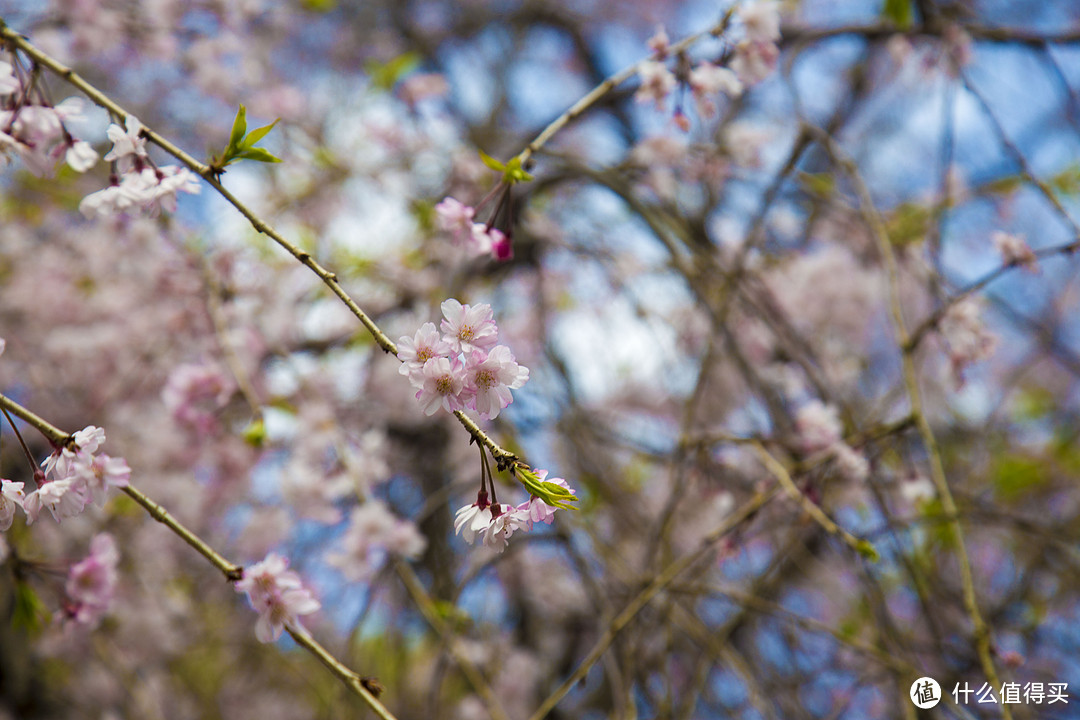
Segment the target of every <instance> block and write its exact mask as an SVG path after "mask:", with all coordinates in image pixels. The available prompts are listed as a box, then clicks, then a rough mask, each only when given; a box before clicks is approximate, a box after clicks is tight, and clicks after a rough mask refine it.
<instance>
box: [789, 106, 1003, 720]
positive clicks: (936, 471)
mask: <svg viewBox="0 0 1080 720" xmlns="http://www.w3.org/2000/svg"><path fill="white" fill-rule="evenodd" d="M805 126H806V127H808V128H810V130H811V132H813V133H814V134H815V136H816V137H817V138H818V139H819V141H820V142H821V143H822V144H823V146H824V147H825V148H826V150H827V152H828V153H829V155H830V156H831V157H832V158H833V161H834V162H835V163H836V164H837V166H838V167H841V168H843V170H844V171H845V173H846V174H847V175H848V177H849V178H850V179H851V182H852V183H853V185H854V187H855V191H856V194H857V195H858V198H859V208H860V211H861V212H862V214H863V218H864V220H865V222H866V224H867V226H868V227H869V228H870V230H871V231H872V233H873V236H874V240H875V242H876V244H877V248H878V252H879V253H880V254H881V261H882V262H883V263H884V265H885V270H886V273H887V275H888V279H889V311H890V314H891V315H892V321H893V332H894V336H895V342H896V346H897V348H898V349H899V350H900V354H901V359H902V363H903V374H904V386H905V387H906V389H907V395H908V402H909V403H910V405H911V416H912V417H913V418H914V419H915V425H916V427H917V428H918V431H919V436H920V437H921V438H922V441H923V445H924V447H925V449H926V453H927V455H928V456H929V461H930V475H931V479H932V480H933V483H934V486H935V488H936V489H937V493H938V496H939V497H940V498H941V504H942V507H943V508H944V511H945V513H946V515H948V516H952V517H954V518H955V516H956V514H957V510H956V501H955V500H954V499H953V495H952V491H951V489H950V488H949V483H948V481H947V479H946V477H945V467H944V464H943V462H942V459H941V452H940V450H939V448H938V444H937V439H936V438H935V437H934V431H933V429H932V428H931V427H930V421H929V419H928V418H927V416H926V413H925V412H924V411H923V405H922V391H921V390H920V389H919V378H918V372H917V369H916V367H915V360H914V357H913V353H912V350H911V349H910V336H909V335H908V331H907V326H906V324H905V320H904V311H903V307H902V300H901V288H900V273H899V268H898V266H897V261H896V255H895V253H894V252H893V246H892V241H891V240H890V239H889V235H888V231H887V230H886V228H885V223H884V221H883V220H882V218H881V216H880V214H879V213H878V210H877V208H876V206H875V205H874V201H873V198H872V197H871V195H870V189H869V187H867V185H866V183H865V181H864V180H863V178H862V175H861V174H860V173H859V170H858V168H857V166H856V165H855V163H854V161H852V160H851V159H850V158H849V157H847V155H845V154H844V152H843V150H842V149H841V148H840V147H839V145H838V144H837V143H836V141H835V140H834V139H833V138H832V136H831V135H829V134H828V133H825V132H822V131H820V130H818V129H817V128H815V127H813V126H810V125H809V124H806V125H805ZM949 528H950V531H951V533H952V535H953V537H954V539H955V541H956V553H957V557H958V559H959V561H960V579H961V583H962V586H963V596H964V606H965V608H966V610H967V614H968V617H970V618H971V622H972V625H973V630H974V636H975V637H974V640H975V649H976V653H977V655H978V657H979V662H980V664H981V665H982V670H983V673H985V675H986V679H987V681H988V682H989V683H990V685H991V686H992V687H1000V686H1001V683H1000V681H999V678H998V674H997V668H996V667H995V666H994V659H993V653H992V650H991V638H990V629H989V628H988V627H987V625H986V622H985V620H984V619H983V616H982V613H981V612H980V611H979V604H978V600H977V598H976V595H975V580H974V577H973V575H972V570H971V559H970V558H969V557H968V552H967V546H966V544H965V542H964V531H963V528H962V527H961V526H960V522H959V520H956V519H954V520H953V521H952V522H950V524H949ZM1001 710H1002V716H1003V717H1004V718H1005V720H1011V718H1012V712H1011V711H1010V709H1009V707H1008V705H1002V706H1001Z"/></svg>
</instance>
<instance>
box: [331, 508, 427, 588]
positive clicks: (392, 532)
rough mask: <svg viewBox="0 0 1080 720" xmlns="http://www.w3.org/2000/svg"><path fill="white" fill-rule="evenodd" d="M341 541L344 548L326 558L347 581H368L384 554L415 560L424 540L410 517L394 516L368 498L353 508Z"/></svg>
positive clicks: (381, 563)
mask: <svg viewBox="0 0 1080 720" xmlns="http://www.w3.org/2000/svg"><path fill="white" fill-rule="evenodd" d="M342 544H343V545H344V551H343V552H340V553H334V554H331V555H329V556H328V557H327V560H328V561H329V562H330V564H331V565H334V566H336V567H338V568H340V569H341V571H342V573H343V574H344V575H345V577H346V578H348V579H349V580H368V579H369V578H371V576H372V575H374V574H375V572H376V571H377V570H378V569H379V568H380V567H382V565H383V563H384V562H385V560H386V558H387V556H397V557H403V558H409V559H416V558H418V557H420V555H422V554H423V552H424V550H425V549H426V548H427V539H425V538H424V536H423V535H421V534H420V531H419V530H418V529H417V528H416V525H415V524H413V523H412V522H411V521H409V520H402V519H401V518H398V517H395V516H394V514H393V513H391V512H390V509H389V508H388V507H386V505H385V504H384V503H381V502H379V501H378V500H368V501H367V502H365V503H364V504H363V505H361V506H360V507H357V508H355V509H354V510H353V511H352V515H351V516H350V517H349V528H348V530H346V531H345V537H344V539H343V542H342Z"/></svg>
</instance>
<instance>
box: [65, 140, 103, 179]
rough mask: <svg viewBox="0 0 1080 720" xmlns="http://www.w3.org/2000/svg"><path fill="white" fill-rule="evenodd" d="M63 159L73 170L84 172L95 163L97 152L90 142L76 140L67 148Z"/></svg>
mask: <svg viewBox="0 0 1080 720" xmlns="http://www.w3.org/2000/svg"><path fill="white" fill-rule="evenodd" d="M64 160H65V162H67V164H68V165H69V166H70V167H71V169H72V170H74V171H75V172H86V171H87V170H89V169H90V168H92V167H94V165H95V164H96V163H97V161H98V154H97V152H96V151H95V150H94V148H93V147H91V145H90V143H88V142H84V141H82V140H76V141H75V142H73V143H72V144H71V147H69V148H68V150H67V154H66V155H65V156H64Z"/></svg>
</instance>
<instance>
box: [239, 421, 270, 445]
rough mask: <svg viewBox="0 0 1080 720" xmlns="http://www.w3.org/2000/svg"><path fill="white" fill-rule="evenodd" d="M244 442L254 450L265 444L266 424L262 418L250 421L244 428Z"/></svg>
mask: <svg viewBox="0 0 1080 720" xmlns="http://www.w3.org/2000/svg"><path fill="white" fill-rule="evenodd" d="M244 442H246V443H247V444H248V445H250V446H251V447H254V448H261V447H262V446H263V443H264V442H266V423H265V422H263V419H262V418H258V419H256V420H253V421H251V422H250V423H249V424H248V426H247V427H246V428H244Z"/></svg>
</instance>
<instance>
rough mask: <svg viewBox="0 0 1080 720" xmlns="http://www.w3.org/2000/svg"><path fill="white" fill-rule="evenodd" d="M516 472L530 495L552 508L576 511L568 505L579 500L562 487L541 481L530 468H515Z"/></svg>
mask: <svg viewBox="0 0 1080 720" xmlns="http://www.w3.org/2000/svg"><path fill="white" fill-rule="evenodd" d="M514 472H515V474H516V475H517V478H518V480H519V481H520V482H521V484H522V485H524V486H525V489H526V490H528V491H529V494H530V495H535V496H536V497H538V498H540V499H541V500H543V501H544V502H545V503H547V504H548V505H550V506H552V507H557V508H562V509H564V510H573V509H574V507H573V506H572V505H568V504H567V503H572V502H577V501H578V499H577V497H576V496H574V495H573V494H572V493H571V492H570V491H569V490H567V489H566V488H564V487H563V486H562V485H556V484H555V483H553V482H548V481H547V480H544V481H541V480H540V477H539V476H538V475H537V474H536V473H535V472H533V471H532V470H529V469H528V468H524V467H521V466H520V465H519V466H518V467H517V468H515V470H514Z"/></svg>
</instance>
